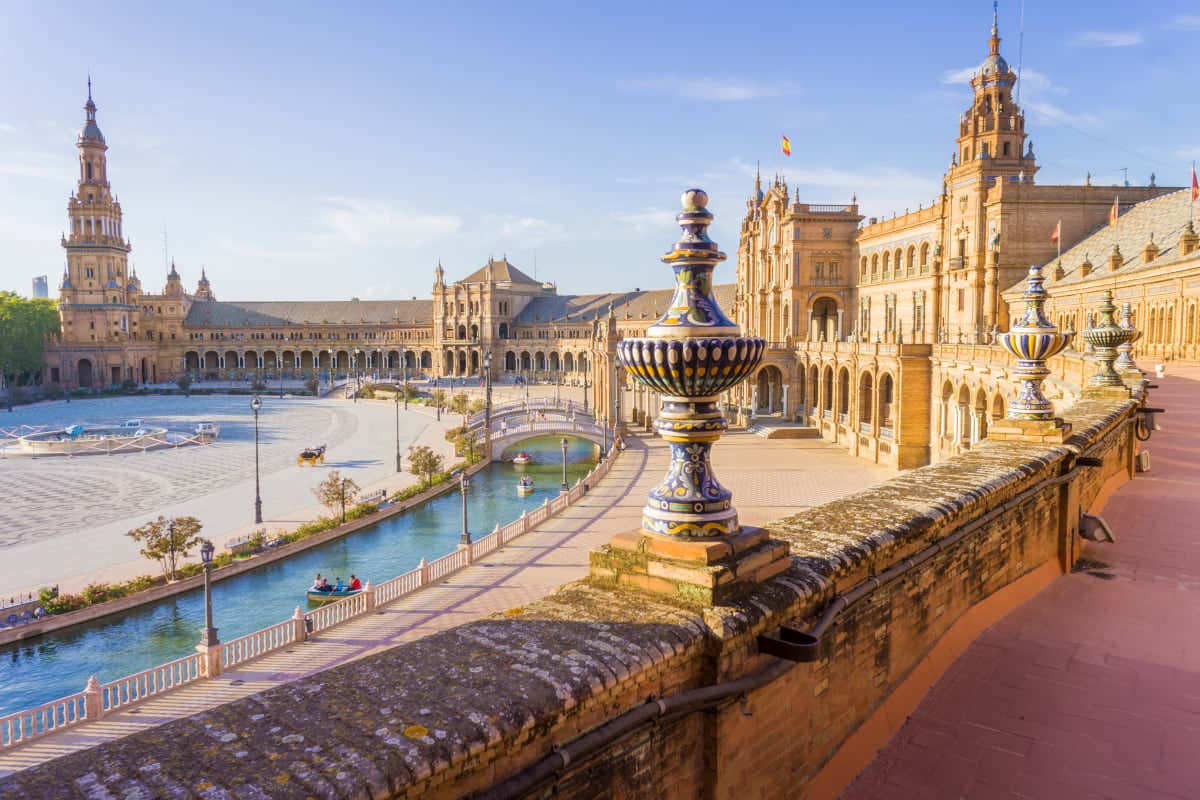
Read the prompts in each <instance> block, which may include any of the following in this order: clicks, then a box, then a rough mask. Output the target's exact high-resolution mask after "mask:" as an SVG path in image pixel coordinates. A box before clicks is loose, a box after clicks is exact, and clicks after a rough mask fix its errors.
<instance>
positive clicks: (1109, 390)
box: [1079, 384, 1130, 400]
mask: <svg viewBox="0 0 1200 800" xmlns="http://www.w3.org/2000/svg"><path fill="white" fill-rule="evenodd" d="M1079 396H1080V397H1084V398H1097V399H1103V400H1127V399H1129V396H1130V392H1129V387H1128V386H1125V385H1124V384H1121V385H1120V386H1087V387H1084V390H1083V391H1082V392H1080V395H1079Z"/></svg>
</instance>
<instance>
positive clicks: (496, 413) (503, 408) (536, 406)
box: [467, 397, 591, 428]
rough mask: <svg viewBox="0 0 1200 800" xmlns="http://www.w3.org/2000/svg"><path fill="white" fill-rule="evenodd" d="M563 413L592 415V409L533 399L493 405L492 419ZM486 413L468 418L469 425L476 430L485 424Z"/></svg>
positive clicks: (569, 403) (572, 403)
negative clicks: (539, 412) (533, 412)
mask: <svg viewBox="0 0 1200 800" xmlns="http://www.w3.org/2000/svg"><path fill="white" fill-rule="evenodd" d="M551 409H553V410H555V411H563V412H566V413H570V412H572V411H574V412H576V413H580V414H591V410H590V409H585V408H584V407H583V404H582V403H577V402H575V401H574V400H555V399H554V398H552V397H533V398H530V399H529V400H527V401H526V400H512V401H510V402H507V403H496V404H493V405H492V419H493V420H494V419H496V418H497V417H500V416H504V415H505V414H510V413H514V412H516V413H520V412H523V411H549V410H551ZM485 416H486V412H484V411H477V412H475V413H474V414H472V415H471V416H470V417H468V418H467V424H468V425H469V426H470V427H472V428H474V427H478V426H480V425H482V424H483V421H484V418H485Z"/></svg>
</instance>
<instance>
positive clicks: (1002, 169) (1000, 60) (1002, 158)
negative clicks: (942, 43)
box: [949, 12, 1038, 183]
mask: <svg viewBox="0 0 1200 800" xmlns="http://www.w3.org/2000/svg"><path fill="white" fill-rule="evenodd" d="M1016 84H1017V73H1015V72H1013V71H1012V69H1011V68H1010V67H1009V66H1008V62H1007V61H1005V60H1004V57H1003V56H1002V55H1000V31H999V22H998V20H997V18H996V14H995V12H993V15H992V35H991V38H990V39H988V55H987V58H985V59H984V60H983V63H982V64H980V65H979V69H978V70H977V71H976V72H975V74H974V75H973V76H972V77H971V88H972V89H973V90H974V98H973V99H972V102H971V107H970V108H969V109H967V110H966V111H964V112H963V115H962V119H961V121H960V122H959V131H958V154H957V157H956V160H957V164H954V165H952V166H951V168H950V173H949V179H950V181H951V182H952V183H957V181H958V180H960V179H962V178H964V177H966V176H967V175H968V174H979V173H982V174H984V175H986V176H987V177H988V178H996V179H1000V180H1007V179H1010V178H1013V177H1015V178H1017V179H1018V180H1024V181H1029V182H1032V181H1033V175H1034V173H1035V172H1037V170H1038V166H1037V161H1036V159H1035V158H1034V156H1033V145H1032V143H1031V144H1029V145H1028V146H1026V134H1025V114H1024V112H1022V111H1021V109H1020V107H1018V106H1017V103H1016V101H1015V100H1014V99H1013V89H1014V88H1015V87H1016Z"/></svg>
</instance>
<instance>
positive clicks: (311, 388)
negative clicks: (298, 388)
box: [304, 378, 321, 397]
mask: <svg viewBox="0 0 1200 800" xmlns="http://www.w3.org/2000/svg"><path fill="white" fill-rule="evenodd" d="M304 388H305V389H307V390H308V393H309V394H311V395H313V396H314V397H315V396H316V394H317V390H318V389H320V388H321V383H320V381H318V380H317V379H316V378H309V379H308V380H306V381H305V382H304Z"/></svg>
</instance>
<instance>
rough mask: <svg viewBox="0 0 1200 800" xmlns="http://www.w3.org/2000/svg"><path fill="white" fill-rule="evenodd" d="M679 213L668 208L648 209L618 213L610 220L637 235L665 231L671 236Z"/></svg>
mask: <svg viewBox="0 0 1200 800" xmlns="http://www.w3.org/2000/svg"><path fill="white" fill-rule="evenodd" d="M677 213H678V212H677V211H672V210H671V209H668V208H646V209H643V210H641V211H628V212H618V213H615V214H612V215H611V217H610V218H611V219H612V221H613V222H616V223H619V224H621V225H623V226H625V227H626V228H627V229H628V230H629V231H631V232H633V233H636V234H644V233H651V232H653V231H665V232H666V233H667V234H668V235H670V234H671V232H672V230H673V227H672V226H673V225H674V224H675V215H676V214H677Z"/></svg>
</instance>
